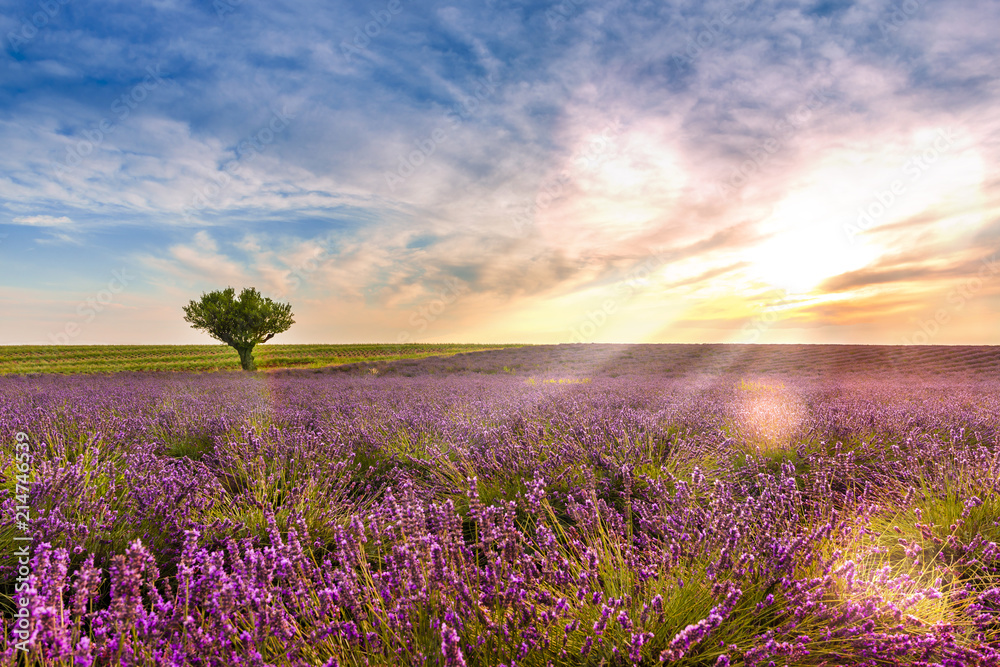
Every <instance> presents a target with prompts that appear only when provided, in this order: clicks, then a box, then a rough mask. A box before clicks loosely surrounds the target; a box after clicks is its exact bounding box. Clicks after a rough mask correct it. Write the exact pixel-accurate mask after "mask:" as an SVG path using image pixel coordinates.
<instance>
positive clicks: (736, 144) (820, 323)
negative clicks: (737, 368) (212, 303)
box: [0, 0, 1000, 344]
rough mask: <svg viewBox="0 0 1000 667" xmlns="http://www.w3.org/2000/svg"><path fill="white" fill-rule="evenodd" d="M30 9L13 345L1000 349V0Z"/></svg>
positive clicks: (2, 181)
mask: <svg viewBox="0 0 1000 667" xmlns="http://www.w3.org/2000/svg"><path fill="white" fill-rule="evenodd" d="M0 6H2V8H3V9H2V18H0V41H2V44H3V53H2V54H0V58H3V60H4V62H3V64H2V66H0V82H2V86H0V142H2V145H3V147H4V150H3V151H0V306H2V308H3V312H4V314H3V317H2V319H0V323H2V324H0V344H126V343H130V344H168V343H171V344H191V343H211V342H214V341H212V339H210V338H209V337H208V335H207V334H205V333H204V332H200V331H197V330H194V329H192V328H190V326H189V325H188V324H187V323H186V322H185V321H184V319H183V312H182V307H183V306H184V305H185V304H187V303H188V302H189V301H191V300H192V299H197V298H199V297H200V295H201V294H203V293H205V292H209V291H212V290H217V289H223V288H225V287H228V286H232V287H235V288H237V289H239V288H242V287H246V286H253V287H256V288H257V289H258V290H260V291H261V292H262V293H263V294H264V295H265V296H268V297H271V298H273V299H275V300H278V301H283V302H290V303H291V304H292V307H293V312H294V314H295V320H296V324H295V325H294V326H293V327H292V328H291V329H290V330H289V331H287V332H286V333H283V334H281V335H279V336H277V337H275V338H274V343H346V342H385V343H395V342H524V343H568V342H581V343H587V342H680V343H695V342H729V343H755V342H757V343H867V344H997V343H1000V326H998V324H1000V319H998V317H997V313H998V310H1000V257H998V255H997V252H998V250H1000V85H998V79H997V73H998V72H1000V58H998V46H997V41H996V35H997V34H1000V3H997V2H995V1H994V0H982V1H977V0H957V1H955V2H947V3H945V2H928V1H927V0H905V1H904V2H898V1H897V2H888V1H885V0H861V1H858V2H851V1H847V0H819V1H815V0H810V1H804V0H802V1H792V0H722V1H712V0H709V1H705V2H701V1H697V2H695V1H692V2H686V1H685V2H671V1H667V2H648V1H644V0H638V1H634V2H625V1H614V0H612V1H609V2H599V1H597V0H556V1H554V2H526V1H501V0H481V1H480V2H474V3H454V4H449V3H447V2H418V1H416V0H371V1H365V0H356V1H355V2H353V3H347V2H339V1H336V0H334V1H332V2H331V1H328V0H323V1H322V2H314V1H312V0H301V1H298V2H282V1H280V0H270V1H268V2H264V1H263V0H191V1H179V0H153V1H146V2H137V1H134V0H133V1H130V2H83V1H82V0H41V1H39V0H35V1H31V2H20V1H17V2H14V1H9V0H0Z"/></svg>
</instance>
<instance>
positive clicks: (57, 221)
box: [11, 215, 73, 227]
mask: <svg viewBox="0 0 1000 667" xmlns="http://www.w3.org/2000/svg"><path fill="white" fill-rule="evenodd" d="M11 222H12V223H14V224H15V225H28V226H31V227H62V226H64V225H72V224H73V221H72V220H70V219H69V218H68V217H67V216H65V215H61V216H59V217H58V218H57V217H55V216H51V215H22V216H18V217H16V218H13V219H12V220H11Z"/></svg>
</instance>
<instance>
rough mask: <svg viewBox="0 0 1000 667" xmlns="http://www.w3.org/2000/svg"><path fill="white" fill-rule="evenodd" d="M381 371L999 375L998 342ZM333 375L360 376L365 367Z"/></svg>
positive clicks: (681, 350) (549, 348) (605, 354)
mask: <svg viewBox="0 0 1000 667" xmlns="http://www.w3.org/2000/svg"><path fill="white" fill-rule="evenodd" d="M377 366H378V372H379V375H383V376H385V375H403V376H410V377H414V376H419V375H430V374H435V375H437V374H442V373H460V374H481V375H492V374H507V375H518V376H525V377H532V376H533V377H536V378H590V377H599V376H608V377H617V376H628V375H651V376H657V377H665V378H681V377H693V376H731V375H737V376H744V377H760V376H767V377H779V378H806V379H817V380H824V381H831V380H833V379H835V378H838V377H850V376H854V375H858V374H865V375H868V376H871V375H872V374H879V375H880V376H882V377H886V378H890V377H891V378H894V379H895V381H897V382H901V383H905V382H906V381H907V379H908V378H912V377H914V376H919V377H921V378H925V379H927V378H935V377H940V378H942V379H943V378H955V377H959V376H960V377H962V378H965V379H973V378H975V379H992V378H1000V346H996V345H982V346H974V345H955V346H945V345H911V346H902V345H724V344H700V345H699V344H691V345H680V344H661V345H643V344H633V345H606V344H597V343H594V344H584V345H526V346H521V347H517V348H507V349H494V350H489V351H482V352H477V353H476V354H463V355H461V356H459V357H450V358H446V359H399V360H396V361H386V362H381V361H380V362H379V363H378V364H377ZM331 371H332V372H336V373H338V374H339V373H350V374H355V375H359V374H364V373H366V372H368V371H369V369H368V367H367V366H341V367H338V368H336V369H331ZM289 373H290V374H294V373H295V372H294V371H289Z"/></svg>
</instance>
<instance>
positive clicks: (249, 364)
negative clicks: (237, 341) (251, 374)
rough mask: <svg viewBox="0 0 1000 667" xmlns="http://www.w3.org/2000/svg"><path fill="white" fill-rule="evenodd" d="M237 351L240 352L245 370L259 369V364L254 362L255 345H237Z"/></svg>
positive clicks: (241, 362) (241, 364)
mask: <svg viewBox="0 0 1000 667" xmlns="http://www.w3.org/2000/svg"><path fill="white" fill-rule="evenodd" d="M236 351H237V352H239V354H240V366H242V367H243V370H245V371H255V370H257V365H256V364H254V362H253V345H251V346H249V347H237V348H236Z"/></svg>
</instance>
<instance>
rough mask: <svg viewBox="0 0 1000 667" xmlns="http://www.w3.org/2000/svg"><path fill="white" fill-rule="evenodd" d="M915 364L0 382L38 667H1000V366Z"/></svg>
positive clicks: (608, 360)
mask: <svg viewBox="0 0 1000 667" xmlns="http://www.w3.org/2000/svg"><path fill="white" fill-rule="evenodd" d="M900 350H902V349H900ZM900 350H895V349H893V348H857V349H849V348H836V347H832V346H831V347H815V348H803V347H796V346H788V347H777V348H776V347H767V346H754V347H753V348H752V349H751V348H749V347H739V346H727V347H724V346H714V347H712V346H707V347H705V346H655V347H654V346H596V345H595V346H573V347H569V346H560V347H544V346H539V347H528V348H518V349H514V350H499V351H495V352H483V353H471V354H464V355H458V356H456V357H450V358H447V359H425V360H411V361H400V362H386V363H379V364H369V365H366V364H360V365H354V366H351V367H346V368H341V369H331V370H328V371H311V370H294V371H284V372H279V373H269V374H264V373H256V374H254V373H229V372H223V373H212V374H193V373H191V374H187V373H171V374H156V373H118V374H108V375H75V376H32V377H25V376H7V377H3V378H0V443H2V445H0V446H2V452H3V456H2V458H0V477H2V480H0V489H2V495H0V505H2V515H0V540H2V541H3V543H4V545H5V546H8V545H11V544H13V537H14V535H16V534H17V532H18V531H17V527H16V526H15V520H14V518H15V511H14V509H15V506H16V505H17V504H18V503H17V501H16V500H15V493H14V491H15V478H16V476H17V470H16V461H15V442H16V434H17V433H19V432H23V433H26V434H28V435H29V437H30V439H31V443H32V448H33V451H34V454H35V458H34V461H33V463H32V471H33V472H32V474H33V476H34V477H33V480H34V484H33V485H32V486H31V492H30V498H29V504H30V506H31V508H32V520H31V523H30V530H31V533H32V535H33V540H34V541H33V553H32V555H31V564H30V571H31V575H30V577H29V578H28V580H27V594H28V595H29V596H30V599H31V604H30V609H31V613H32V618H33V626H32V632H31V638H30V640H29V646H30V660H31V661H32V663H31V664H39V665H67V666H69V665H84V666H85V665H198V666H220V667H221V666H228V665H247V666H249V665H259V666H263V665H283V666H284V665H324V666H334V665H340V666H348V665H351V666H355V665H390V664H391V665H449V666H454V665H469V666H470V667H471V666H474V665H504V666H505V667H514V665H518V666H529V665H530V666H538V667H544V666H547V665H594V666H597V665H658V664H667V665H719V666H725V665H747V666H748V667H752V666H760V667H766V666H770V665H776V666H778V667H780V666H782V665H789V666H794V665H815V666H817V667H819V666H822V665H827V666H830V667H833V666H834V665H873V666H874V665H944V666H948V667H958V666H960V665H1000V481H998V480H1000V376H998V375H997V373H996V372H995V371H996V369H997V366H998V358H997V354H996V353H995V352H994V351H993V349H992V348H969V349H967V350H965V351H963V350H962V349H958V348H938V349H934V348H912V349H911V348H906V349H905V350H902V351H900ZM12 550H13V547H9V546H8V548H7V549H6V550H5V551H6V552H7V553H10V552H12ZM3 563H4V565H3V568H2V569H0V593H2V595H0V600H2V604H3V605H4V606H5V609H4V619H5V620H4V623H5V625H4V628H3V633H2V635H3V638H2V639H0V656H2V658H0V660H2V661H3V664H15V643H16V642H18V641H20V640H19V639H17V637H16V636H15V635H14V634H13V630H14V628H13V627H12V625H11V622H10V614H11V613H12V610H13V609H14V604H13V602H12V598H13V597H14V596H16V595H20V593H15V585H16V579H17V576H18V575H17V571H16V568H15V567H14V566H12V565H10V563H11V561H10V560H9V559H8V560H4V561H3Z"/></svg>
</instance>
